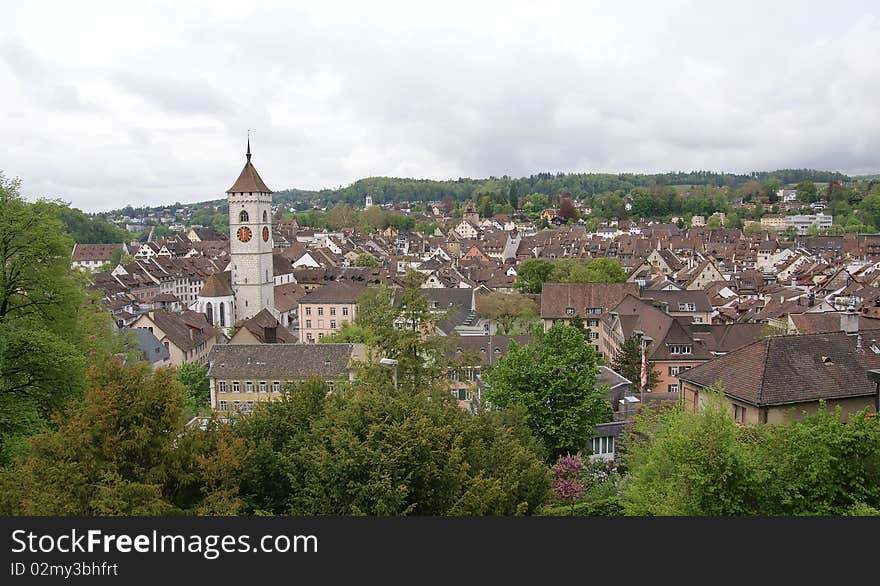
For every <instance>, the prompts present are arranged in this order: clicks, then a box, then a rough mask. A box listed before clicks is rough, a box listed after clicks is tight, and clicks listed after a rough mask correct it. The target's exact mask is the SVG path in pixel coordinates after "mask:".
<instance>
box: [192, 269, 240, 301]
mask: <svg viewBox="0 0 880 586" xmlns="http://www.w3.org/2000/svg"><path fill="white" fill-rule="evenodd" d="M233 295H235V293H233V291H232V273H231V272H230V271H223V272H222V273H214V274H213V275H211V276H210V277H208V278H207V279H205V284H204V285H203V286H202V290H201V291H200V292H199V297H231V296H233Z"/></svg>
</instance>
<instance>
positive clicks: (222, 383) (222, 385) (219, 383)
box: [217, 380, 226, 393]
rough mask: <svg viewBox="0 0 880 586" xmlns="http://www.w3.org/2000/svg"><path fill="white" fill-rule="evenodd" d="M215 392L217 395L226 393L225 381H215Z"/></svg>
mask: <svg viewBox="0 0 880 586" xmlns="http://www.w3.org/2000/svg"><path fill="white" fill-rule="evenodd" d="M217 392H218V393H225V392H226V381H225V380H221V381H217Z"/></svg>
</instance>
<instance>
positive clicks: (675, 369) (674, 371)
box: [669, 366, 690, 376]
mask: <svg viewBox="0 0 880 586" xmlns="http://www.w3.org/2000/svg"><path fill="white" fill-rule="evenodd" d="M688 369H690V366H670V367H669V376H676V375H678V374H681V373H682V372H684V371H686V370H688Z"/></svg>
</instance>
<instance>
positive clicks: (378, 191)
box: [275, 169, 850, 206]
mask: <svg viewBox="0 0 880 586" xmlns="http://www.w3.org/2000/svg"><path fill="white" fill-rule="evenodd" d="M773 178H775V179H776V180H777V181H779V182H780V183H783V184H789V183H797V182H800V181H813V182H820V183H825V182H831V181H837V182H847V181H850V178H849V177H848V176H846V175H844V174H842V173H838V172H836V171H821V170H816V169H780V170H777V171H760V172H753V173H748V174H735V173H717V172H714V171H691V172H669V173H656V174H637V173H619V174H613V173H537V174H534V175H530V176H528V177H521V178H511V177H508V176H503V177H490V178H487V179H471V178H459V179H450V180H447V181H435V180H429V179H409V178H395V177H369V178H366V179H359V180H358V181H355V182H354V183H352V184H351V185H348V186H346V187H342V188H339V189H322V190H319V191H307V190H301V189H287V190H284V191H278V192H276V193H275V202H276V203H293V204H302V205H306V204H307V205H308V206H311V205H313V204H322V205H326V204H335V203H348V204H352V205H362V204H363V201H364V196H366V195H371V196H372V197H373V201H374V202H375V203H377V204H380V203H398V202H402V201H410V202H418V201H439V200H442V199H443V198H445V197H452V198H453V199H454V200H455V201H458V202H462V201H466V200H468V199H472V198H473V197H474V194H475V192H477V191H478V190H479V189H480V188H481V187H484V186H486V185H487V184H488V185H492V184H493V183H494V184H498V185H500V186H501V187H502V188H503V189H504V190H505V195H507V194H509V193H510V192H511V191H512V192H513V193H514V194H519V195H525V194H531V193H539V194H544V195H557V194H560V193H566V192H568V193H571V194H572V195H573V196H575V197H576V198H582V197H590V196H594V195H598V194H603V193H609V192H615V191H624V192H629V191H631V190H633V189H635V188H637V187H651V186H656V185H660V186H666V185H669V186H671V185H697V186H714V187H738V186H740V185H743V184H745V183H748V182H749V181H757V182H765V181H768V180H770V179H773Z"/></svg>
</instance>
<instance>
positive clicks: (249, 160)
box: [247, 128, 251, 163]
mask: <svg viewBox="0 0 880 586" xmlns="http://www.w3.org/2000/svg"><path fill="white" fill-rule="evenodd" d="M247 136H248V139H247V144H248V147H247V162H248V163H250V162H251V129H250V128H248V131H247Z"/></svg>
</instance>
